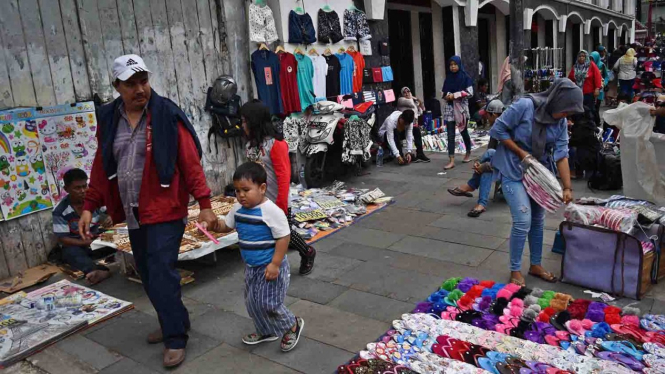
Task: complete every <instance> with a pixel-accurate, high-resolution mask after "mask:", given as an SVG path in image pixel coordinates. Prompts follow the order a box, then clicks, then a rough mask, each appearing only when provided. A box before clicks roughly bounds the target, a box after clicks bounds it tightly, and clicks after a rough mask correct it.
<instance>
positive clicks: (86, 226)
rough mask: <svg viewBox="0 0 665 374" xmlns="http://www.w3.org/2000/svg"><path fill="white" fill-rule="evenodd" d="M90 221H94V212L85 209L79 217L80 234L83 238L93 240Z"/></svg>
mask: <svg viewBox="0 0 665 374" xmlns="http://www.w3.org/2000/svg"><path fill="white" fill-rule="evenodd" d="M90 222H92V213H91V212H90V211H89V210H84V211H83V213H81V218H80V219H79V234H80V235H81V239H83V240H90V241H92V234H90Z"/></svg>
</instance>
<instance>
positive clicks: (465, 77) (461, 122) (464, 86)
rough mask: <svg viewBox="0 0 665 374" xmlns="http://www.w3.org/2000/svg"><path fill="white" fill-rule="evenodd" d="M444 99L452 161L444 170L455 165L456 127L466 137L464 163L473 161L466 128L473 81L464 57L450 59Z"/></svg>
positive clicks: (449, 154)
mask: <svg viewBox="0 0 665 374" xmlns="http://www.w3.org/2000/svg"><path fill="white" fill-rule="evenodd" d="M441 92H442V94H443V99H444V100H446V103H445V106H444V112H443V120H444V121H445V122H446V131H447V132H448V156H449V157H450V162H449V163H448V165H446V166H444V168H443V169H444V170H449V169H452V168H454V167H455V148H457V147H456V146H455V128H457V129H458V130H459V132H460V134H461V135H462V139H464V146H465V147H466V156H465V157H464V161H463V162H464V163H467V162H469V161H471V137H470V136H469V131H468V130H467V128H466V125H467V122H468V120H469V117H470V115H469V97H471V96H473V81H472V80H471V77H469V74H467V73H466V71H464V67H463V66H462V59H461V58H460V57H459V56H453V57H452V58H451V59H450V60H449V61H448V71H447V74H446V80H445V82H444V83H443V88H442V89H441Z"/></svg>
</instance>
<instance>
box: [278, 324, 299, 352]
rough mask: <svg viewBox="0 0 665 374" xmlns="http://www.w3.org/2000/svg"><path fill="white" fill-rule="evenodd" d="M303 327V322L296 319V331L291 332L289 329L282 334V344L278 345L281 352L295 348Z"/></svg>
mask: <svg viewBox="0 0 665 374" xmlns="http://www.w3.org/2000/svg"><path fill="white" fill-rule="evenodd" d="M303 327H305V320H304V319H302V318H300V317H296V331H291V329H289V331H287V332H286V333H285V334H284V337H282V344H280V348H282V352H288V351H290V350H292V349H293V348H295V347H296V345H297V344H298V340H300V334H301V333H302V329H303Z"/></svg>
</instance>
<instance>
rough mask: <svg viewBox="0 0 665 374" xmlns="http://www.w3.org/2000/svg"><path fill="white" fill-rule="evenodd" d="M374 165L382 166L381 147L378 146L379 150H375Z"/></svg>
mask: <svg viewBox="0 0 665 374" xmlns="http://www.w3.org/2000/svg"><path fill="white" fill-rule="evenodd" d="M376 167H377V168H380V167H383V147H379V150H378V151H376Z"/></svg>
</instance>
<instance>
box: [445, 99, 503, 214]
mask: <svg viewBox="0 0 665 374" xmlns="http://www.w3.org/2000/svg"><path fill="white" fill-rule="evenodd" d="M503 109H504V108H503V103H502V102H501V100H499V99H494V100H492V101H490V102H489V103H487V105H486V106H485V108H484V109H482V110H481V111H480V112H479V114H480V115H481V116H482V117H483V118H484V119H486V120H487V123H488V124H489V126H490V127H492V125H494V121H496V119H497V118H499V117H500V116H501V114H502V113H503ZM496 146H497V141H496V139H490V141H489V143H488V144H487V151H485V153H483V155H482V156H481V157H480V159H479V160H478V161H476V162H474V163H473V176H472V177H471V179H469V181H468V182H467V183H466V184H465V185H462V186H460V187H455V188H449V189H448V192H450V193H451V194H452V195H455V196H466V197H473V195H472V194H471V192H473V191H475V190H476V189H478V204H477V205H476V206H475V207H473V209H471V211H470V212H469V213H468V214H467V215H468V216H469V217H472V218H476V217H478V216H480V215H481V214H483V213H484V212H485V210H486V209H487V203H488V200H489V197H490V190H491V189H492V175H493V170H492V166H491V162H492V157H494V152H496Z"/></svg>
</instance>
